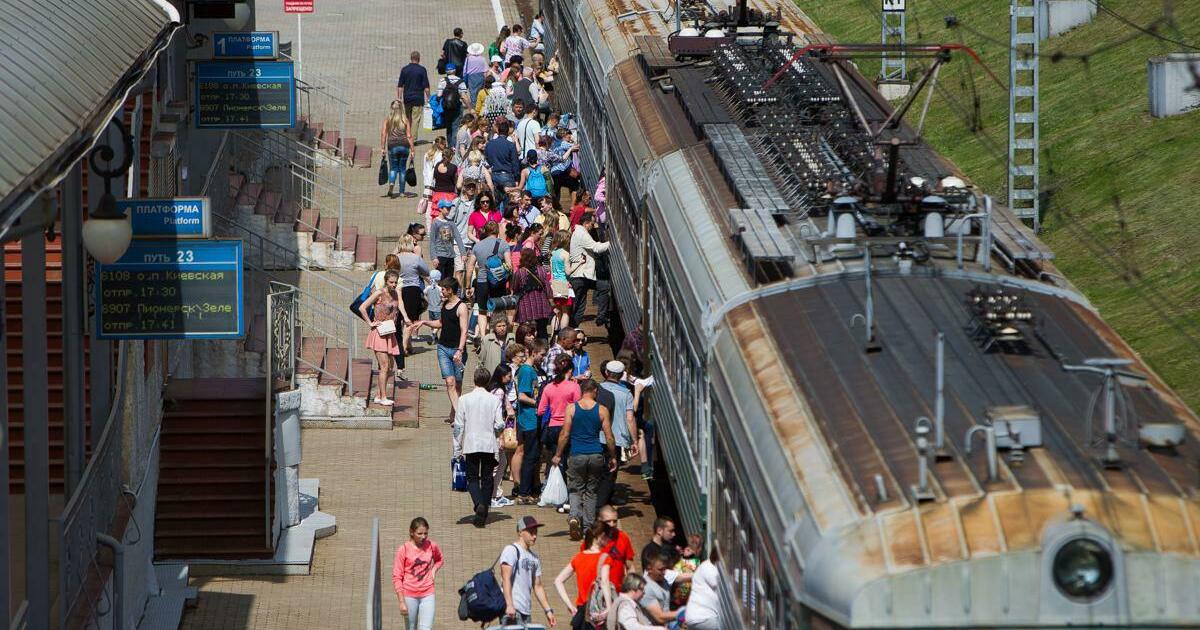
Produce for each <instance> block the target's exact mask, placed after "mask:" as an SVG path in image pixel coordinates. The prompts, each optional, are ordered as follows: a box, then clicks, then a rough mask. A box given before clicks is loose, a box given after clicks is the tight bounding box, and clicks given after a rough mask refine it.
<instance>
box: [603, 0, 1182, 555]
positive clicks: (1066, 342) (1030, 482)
mask: <svg viewBox="0 0 1200 630" xmlns="http://www.w3.org/2000/svg"><path fill="white" fill-rule="evenodd" d="M586 5H587V6H586V7H581V8H580V11H581V12H588V11H590V12H591V14H592V16H593V19H594V20H595V22H596V24H597V25H598V26H599V28H600V29H601V31H602V32H603V33H604V34H603V37H604V38H605V41H606V42H607V45H608V46H610V52H611V53H612V56H613V58H614V64H613V66H611V67H610V68H607V70H609V71H610V75H609V82H610V88H611V89H610V92H611V93H612V94H610V98H611V99H612V102H613V103H614V105H618V107H616V109H617V110H618V113H620V110H622V109H623V108H622V107H620V105H626V104H627V107H628V109H629V110H631V113H630V114H629V115H628V116H625V118H632V120H625V121H624V122H623V123H621V124H622V126H623V127H624V130H625V134H626V135H632V133H631V132H632V131H633V130H636V131H637V132H639V135H640V139H639V142H640V144H641V147H642V149H640V150H638V151H635V153H637V155H636V160H637V161H639V162H641V163H642V165H643V166H644V165H645V163H646V161H647V160H656V159H660V158H662V157H663V156H665V155H667V154H671V153H674V152H676V151H680V152H681V153H680V154H681V155H682V156H683V157H684V158H685V159H686V160H687V162H688V164H689V165H690V166H691V170H692V174H693V178H694V179H696V181H697V182H704V183H705V185H706V186H709V187H710V188H715V189H713V190H709V194H706V195H701V196H700V197H699V198H697V199H694V200H692V201H693V202H694V203H696V205H698V206H703V207H704V209H705V210H706V211H707V212H705V214H706V215H707V217H708V218H711V220H712V222H713V223H715V224H717V225H724V221H725V218H724V216H723V214H724V212H725V210H726V208H725V207H717V206H719V205H720V204H721V203H725V205H729V204H728V203H727V202H728V201H729V200H730V199H731V198H732V197H733V195H732V194H731V193H730V190H729V186H728V184H727V183H726V182H724V181H723V178H722V177H720V176H719V175H715V174H714V173H716V170H717V169H716V167H715V165H714V164H713V162H712V159H711V155H709V152H708V150H707V149H706V147H705V145H704V144H703V142H702V140H701V139H699V138H697V137H696V136H695V134H693V133H692V132H691V130H690V128H689V125H688V123H687V121H686V118H685V116H683V113H684V112H683V111H682V110H681V108H680V107H679V105H678V103H677V102H676V98H675V97H674V96H673V95H670V94H664V93H663V92H662V91H660V90H658V89H657V87H656V86H655V85H654V84H652V83H651V82H650V81H649V76H650V75H651V74H653V73H655V72H661V71H662V68H661V67H659V68H652V67H649V66H647V65H646V64H645V62H644V60H643V61H642V62H639V61H638V59H637V54H638V52H639V51H640V52H641V53H642V54H643V55H646V56H652V57H654V58H656V59H661V56H660V55H659V54H658V50H659V47H658V46H656V45H655V44H654V42H653V41H651V40H650V38H652V37H653V38H658V39H659V40H660V41H661V39H663V38H665V36H666V34H667V32H668V31H669V29H670V27H669V25H668V24H667V23H666V22H664V21H663V20H662V19H661V18H660V17H658V16H657V15H654V14H645V15H640V16H637V17H636V18H634V19H629V20H622V21H619V22H618V21H617V20H615V17H614V16H615V15H618V14H621V13H625V12H628V11H636V10H644V9H646V8H649V7H644V6H641V4H639V3H637V2H630V1H627V0H587V2H586ZM751 5H752V6H755V7H756V8H759V9H766V8H771V9H774V8H775V4H774V3H771V2H768V1H767V0H756V1H752V2H751ZM780 6H782V8H783V13H784V19H783V26H784V29H785V30H789V31H792V32H795V33H805V34H808V36H809V38H810V39H813V40H816V39H824V36H823V35H822V34H820V33H819V32H817V30H816V29H815V28H814V27H813V26H812V24H811V23H810V22H809V21H808V20H807V19H806V18H805V17H804V16H803V14H802V13H801V12H800V11H799V10H798V9H795V7H794V5H793V4H792V3H790V2H785V3H780ZM617 41H619V42H620V44H621V45H622V46H624V49H623V50H624V53H621V52H619V51H617V50H612V46H613V44H614V43H615V42H617ZM850 76H851V77H852V85H851V89H852V90H853V91H854V92H855V93H856V94H857V95H858V96H859V97H861V102H862V104H863V108H864V114H865V115H866V117H867V118H868V119H870V120H873V121H876V122H878V121H882V120H883V119H884V118H886V117H887V115H888V114H889V113H890V109H889V108H890V106H889V105H888V104H887V102H886V101H883V100H882V98H881V97H879V96H878V95H877V94H876V93H875V92H874V91H873V90H872V89H871V88H870V85H869V82H867V81H866V80H865V79H864V78H862V77H861V75H859V74H858V73H857V72H852V73H850ZM614 94H615V95H614ZM903 159H904V160H905V161H906V162H907V163H910V164H912V165H915V166H916V168H917V169H919V170H923V171H925V172H928V173H929V174H930V175H931V176H941V175H945V174H948V173H955V174H959V175H961V174H960V173H957V170H956V169H955V168H954V166H953V165H952V164H949V163H948V162H946V161H945V160H944V159H942V158H941V157H940V156H939V155H938V154H937V153H936V152H934V151H933V150H932V149H931V148H930V147H928V145H925V144H923V143H922V144H919V145H917V146H913V147H906V148H905V149H904V155H903ZM697 185H699V184H697ZM730 207H732V206H730ZM697 209H699V208H697ZM697 220H698V219H697ZM706 220H707V219H706ZM994 230H995V231H996V238H997V239H998V240H997V245H998V246H999V247H1000V248H1001V249H1002V250H1004V251H1008V252H1010V255H1012V254H1013V253H1014V252H1015V253H1020V252H1024V254H1025V256H1026V257H1027V258H1029V259H1033V260H1037V261H1038V264H1040V265H1042V268H1043V269H1045V270H1047V271H1050V272H1051V274H1050V276H1051V277H1053V276H1056V275H1057V274H1055V273H1053V272H1054V269H1053V267H1051V266H1050V265H1049V263H1048V262H1047V261H1048V259H1049V258H1050V257H1051V256H1052V255H1051V254H1050V253H1049V251H1048V250H1047V248H1045V247H1044V246H1043V245H1042V244H1041V243H1040V242H1039V241H1038V239H1037V238H1036V236H1035V235H1034V234H1033V233H1032V232H1031V231H1029V230H1028V229H1027V228H1026V227H1025V226H1024V225H1023V224H1021V223H1020V222H1019V221H1017V220H1016V219H1015V218H1013V217H1012V215H1011V214H1010V213H1008V211H1007V210H1006V209H999V210H998V212H997V213H996V215H995V223H994ZM725 246H726V247H727V248H729V249H730V250H732V249H733V245H732V243H731V242H729V241H728V239H727V240H726V243H725ZM1016 257H1020V256H1016ZM935 266H936V265H935ZM853 267H854V265H853V264H852V265H851V269H850V270H849V271H847V270H846V269H845V268H843V269H842V270H841V271H837V270H835V269H833V268H832V267H830V266H825V267H819V266H818V267H814V268H813V269H808V270H801V271H800V272H799V273H798V274H797V275H798V276H800V278H799V279H800V280H804V279H805V276H807V277H808V278H809V279H811V280H813V282H811V283H810V284H808V285H805V286H802V287H799V286H798V288H796V289H794V290H789V291H786V292H780V293H777V294H775V295H770V296H767V297H762V298H759V299H755V300H753V301H751V302H750V303H748V304H745V305H744V306H741V307H738V308H734V309H731V310H730V311H728V313H726V315H725V316H724V322H725V325H726V330H727V332H728V334H729V336H730V337H731V338H732V340H733V343H734V346H733V347H735V348H736V353H737V355H738V357H739V358H740V359H741V360H742V361H743V362H744V364H745V369H746V370H747V372H748V375H749V378H750V382H751V383H752V386H753V387H754V388H756V389H757V393H758V397H759V399H760V400H761V407H762V409H763V411H764V412H765V413H766V414H767V415H768V416H769V417H770V419H771V422H772V425H773V428H774V432H775V435H773V436H769V437H765V436H757V437H756V439H773V440H776V441H778V442H779V443H780V444H781V445H783V448H784V451H785V452H786V455H787V460H788V462H789V464H790V466H791V468H792V471H793V473H794V475H795V479H796V480H797V482H798V484H799V487H800V488H801V490H802V492H803V495H804V502H805V507H806V508H807V513H808V515H809V516H811V517H812V519H813V522H814V523H815V525H816V527H817V528H818V530H822V531H828V529H830V528H835V527H836V528H844V527H850V528H851V529H853V528H859V529H861V532H859V533H858V534H853V533H851V534H848V535H849V536H850V537H852V538H853V537H861V538H862V540H861V545H858V546H856V547H855V548H854V550H853V551H852V553H855V554H861V555H862V558H861V560H862V561H863V564H862V566H864V567H872V568H869V569H868V570H871V571H874V570H878V571H882V572H895V571H902V570H906V569H909V568H913V567H918V566H923V565H933V564H938V563H942V562H950V561H954V560H958V559H963V558H968V557H972V556H977V555H980V554H983V555H986V554H989V553H1000V552H1003V551H1011V550H1016V549H1022V548H1029V547H1036V546H1037V545H1038V536H1037V533H1036V532H1037V531H1039V530H1040V528H1041V526H1042V525H1043V524H1045V523H1046V522H1048V520H1049V519H1051V518H1054V517H1055V516H1054V515H1056V514H1061V513H1063V512H1065V511H1066V510H1067V508H1068V506H1069V505H1071V504H1079V505H1083V506H1084V508H1085V510H1086V511H1087V513H1088V514H1089V517H1090V518H1093V519H1095V520H1097V521H1098V522H1100V523H1102V524H1104V525H1105V526H1106V527H1108V528H1109V529H1110V530H1111V531H1112V532H1113V533H1114V535H1115V536H1117V537H1118V538H1119V539H1120V540H1121V541H1122V544H1123V545H1126V546H1128V547H1129V548H1132V549H1154V550H1160V551H1165V552H1173V553H1182V554H1187V555H1192V556H1198V555H1200V503H1198V502H1197V491H1198V488H1197V482H1198V479H1200V477H1198V473H1200V471H1198V470H1197V462H1198V461H1200V446H1198V444H1197V436H1198V435H1200V422H1198V421H1197V418H1196V416H1195V414H1193V413H1192V412H1191V410H1189V409H1188V408H1187V407H1186V406H1185V405H1184V404H1183V403H1182V401H1181V400H1180V399H1179V398H1178V397H1177V396H1176V395H1175V394H1174V393H1173V392H1171V391H1170V389H1169V388H1168V387H1167V386H1166V385H1165V384H1164V383H1163V382H1162V381H1161V379H1159V378H1158V377H1157V375H1155V374H1154V373H1153V372H1152V371H1151V370H1150V369H1149V367H1148V366H1146V365H1145V364H1144V363H1143V362H1141V360H1140V358H1139V357H1137V356H1136V354H1135V353H1134V352H1133V351H1132V349H1131V348H1130V347H1129V346H1128V345H1127V344H1126V343H1125V342H1124V341H1123V340H1122V339H1120V337H1119V336H1117V335H1116V333H1115V332H1114V331H1113V330H1112V329H1111V328H1110V327H1109V326H1108V325H1107V324H1106V323H1105V322H1104V321H1103V320H1102V319H1101V318H1100V317H1099V315H1098V314H1097V313H1096V312H1095V311H1094V310H1092V309H1091V307H1090V306H1089V305H1088V304H1087V302H1086V300H1085V299H1084V298H1083V297H1082V296H1080V295H1079V294H1078V293H1077V292H1076V291H1075V290H1074V288H1073V287H1071V286H1070V285H1069V284H1067V283H1065V282H1064V281H1062V280H1053V281H1052V282H1044V283H1043V282H1036V281H1032V280H1027V281H1025V284H1026V286H1028V287H1030V288H1031V290H1028V291H1022V292H1023V294H1024V295H1025V299H1027V300H1028V301H1029V303H1030V304H1031V305H1032V307H1033V310H1034V311H1035V312H1036V313H1037V316H1038V321H1039V322H1040V323H1039V325H1038V326H1039V334H1040V337H1041V340H1039V341H1037V343H1035V344H1033V347H1032V351H1031V352H1029V353H1028V354H1008V353H1003V352H985V351H984V350H983V349H982V348H981V347H980V346H979V345H978V344H977V343H976V342H975V341H974V340H972V339H971V338H970V336H969V335H968V333H967V332H966V331H965V330H964V326H966V325H967V323H968V321H969V319H970V313H969V311H968V309H967V307H966V305H965V298H966V294H967V292H968V291H970V290H971V289H972V288H973V287H974V286H975V285H976V284H977V283H988V282H1001V281H1007V280H1009V279H1012V278H1014V277H1015V276H1014V275H1013V274H1011V273H1010V272H1008V271H1006V270H1003V269H1001V270H998V271H997V272H996V273H995V274H993V275H992V276H991V277H990V278H988V277H986V276H985V275H984V274H979V273H977V274H976V275H975V277H974V278H973V279H967V278H966V276H965V275H960V276H959V277H957V278H950V277H947V276H942V275H939V272H938V271H934V272H932V273H930V274H925V275H922V274H917V275H913V276H905V277H900V276H897V275H895V274H891V275H889V274H888V273H886V272H885V273H882V274H880V277H878V278H876V280H875V288H874V291H875V297H874V306H875V310H874V313H875V320H876V325H877V330H878V337H879V339H880V341H881V343H882V345H883V351H882V352H879V353H876V354H865V353H864V352H863V349H862V343H861V338H862V334H863V329H862V327H861V325H860V326H858V327H854V326H852V325H851V324H850V322H851V318H852V317H853V316H854V315H856V314H859V313H862V312H863V311H864V308H865V305H864V301H865V295H864V294H865V283H864V281H863V275H862V269H861V267H859V268H857V269H855V268H853ZM974 270H975V271H976V272H978V268H977V267H975V268H974ZM737 284H739V285H740V286H742V287H743V288H744V287H745V284H744V282H738V283H737ZM1035 285H1042V288H1044V290H1041V289H1039V288H1038V287H1037V286H1035ZM725 292H726V294H728V292H729V289H728V288H726V289H725ZM718 299H719V298H718ZM935 330H940V331H941V332H943V333H945V335H946V348H947V354H946V356H947V361H946V390H945V391H946V427H947V429H946V432H947V441H948V443H949V445H950V451H951V453H952V454H953V455H954V456H953V457H952V458H950V459H948V460H945V461H939V462H938V463H936V464H934V465H933V466H932V467H931V472H932V482H931V486H932V489H933V493H934V495H935V497H936V500H935V501H933V502H931V503H921V504H918V503H916V502H915V501H914V500H913V499H912V492H911V486H912V484H914V483H916V481H917V477H918V472H917V469H918V454H917V451H916V448H915V446H914V442H913V437H912V435H913V433H912V425H913V421H914V419H915V418H916V417H918V416H928V417H932V416H933V406H934V404H933V397H934V384H933V379H934V370H933V361H934V359H933V352H934V347H935V346H934V341H933V340H934V336H933V335H934V331H935ZM1043 340H1044V341H1043ZM1094 357H1121V358H1128V359H1131V360H1133V361H1134V365H1133V368H1134V369H1136V370H1137V371H1139V372H1142V373H1144V374H1146V375H1147V376H1148V378H1149V381H1148V386H1147V387H1144V388H1136V389H1132V390H1129V392H1128V393H1129V394H1130V399H1131V403H1132V407H1133V409H1134V410H1135V411H1136V417H1137V418H1139V419H1140V420H1142V421H1168V422H1182V423H1184V424H1185V426H1186V427H1187V433H1188V438H1187V441H1186V442H1185V443H1184V444H1183V445H1182V446H1180V447H1178V448H1177V450H1174V451H1171V450H1148V449H1142V448H1132V447H1122V449H1121V454H1122V458H1123V460H1124V462H1125V466H1124V467H1123V468H1121V469H1119V470H1113V469H1108V468H1105V467H1103V466H1101V465H1099V464H1098V462H1097V460H1096V458H1095V456H1094V451H1093V450H1092V449H1091V448H1090V447H1089V446H1088V444H1087V443H1086V428H1087V418H1086V416H1087V412H1086V409H1087V408H1088V406H1089V404H1090V402H1091V397H1092V395H1093V392H1095V391H1096V389H1097V388H1098V387H1099V386H1100V379H1099V378H1098V377H1095V376H1091V375H1077V374H1069V373H1066V372H1064V371H1063V370H1062V369H1061V367H1060V359H1064V360H1067V361H1070V362H1078V361H1081V360H1083V359H1085V358H1094ZM726 360H727V359H725V358H720V357H719V358H718V361H719V362H722V363H724V362H725V361H726ZM1004 405H1028V406H1031V407H1033V408H1034V409H1036V411H1037V412H1038V413H1039V414H1040V417H1041V423H1042V431H1043V434H1044V440H1043V445H1042V446H1040V447H1035V448H1030V449H1027V450H1026V453H1025V454H1026V457H1025V458H1024V461H1023V462H1021V463H1020V464H1019V465H1017V464H1009V463H1008V462H1007V461H1006V459H1005V458H1004V457H1003V455H1002V457H1001V462H1000V464H999V467H1000V474H999V476H998V479H997V480H994V481H989V480H988V479H987V477H986V475H985V474H984V470H985V462H984V457H985V456H984V455H983V453H982V449H976V450H975V451H974V452H973V454H972V455H970V456H968V455H966V454H965V452H964V449H963V436H964V433H965V432H966V430H967V429H968V428H969V427H972V426H975V425H979V424H982V423H983V422H984V420H985V414H986V412H987V410H988V408H989V407H998V406H1004ZM876 476H878V477H879V478H880V479H881V480H882V483H883V486H884V490H885V493H886V496H887V498H886V499H883V498H881V497H880V495H879V492H878V486H877V482H876ZM855 523H858V524H855ZM848 553H851V552H848ZM868 556H869V557H868Z"/></svg>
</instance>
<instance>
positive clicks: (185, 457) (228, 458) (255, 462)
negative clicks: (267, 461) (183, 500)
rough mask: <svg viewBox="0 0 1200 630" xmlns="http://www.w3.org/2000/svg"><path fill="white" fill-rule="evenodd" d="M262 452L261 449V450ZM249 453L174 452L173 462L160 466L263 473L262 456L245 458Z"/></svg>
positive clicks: (178, 468)
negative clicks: (244, 470) (249, 470)
mask: <svg viewBox="0 0 1200 630" xmlns="http://www.w3.org/2000/svg"><path fill="white" fill-rule="evenodd" d="M260 450H261V449H260ZM246 453H247V451H234V452H230V453H213V452H205V451H173V452H172V454H171V461H169V462H167V461H164V462H162V464H160V466H161V468H162V469H163V470H168V469H170V470H184V469H187V470H192V469H199V468H252V469H255V470H258V471H262V469H263V465H264V461H263V457H262V455H261V454H259V455H258V456H257V457H245V455H246Z"/></svg>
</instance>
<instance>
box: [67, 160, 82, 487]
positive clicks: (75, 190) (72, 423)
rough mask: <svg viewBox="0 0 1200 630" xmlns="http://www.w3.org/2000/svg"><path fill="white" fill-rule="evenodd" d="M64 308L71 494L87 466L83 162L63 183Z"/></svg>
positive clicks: (68, 469)
mask: <svg viewBox="0 0 1200 630" xmlns="http://www.w3.org/2000/svg"><path fill="white" fill-rule="evenodd" d="M62 202H63V205H62V239H63V240H62V266H63V271H62V279H63V283H62V307H63V402H64V403H65V407H64V409H63V419H64V420H65V422H64V429H65V438H66V453H65V460H66V473H67V476H66V496H68V497H69V496H71V495H72V494H73V493H74V491H75V488H76V487H78V485H79V480H80V479H82V478H83V469H84V467H85V466H86V465H87V450H86V444H87V436H86V435H85V431H86V428H85V425H86V423H85V417H84V414H85V410H84V399H83V396H84V395H83V391H84V382H83V377H84V370H83V344H84V343H85V341H84V338H83V313H84V309H85V304H84V296H83V163H82V162H80V163H78V164H76V165H75V167H74V168H72V169H71V173H70V175H68V176H67V179H66V180H65V181H64V182H63V200H62Z"/></svg>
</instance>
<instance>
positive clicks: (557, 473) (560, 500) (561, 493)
mask: <svg viewBox="0 0 1200 630" xmlns="http://www.w3.org/2000/svg"><path fill="white" fill-rule="evenodd" d="M566 502H567V482H565V481H563V476H562V470H561V469H559V467H558V466H551V467H550V476H549V477H547V478H546V485H544V486H542V497H541V498H540V499H538V505H540V506H542V507H545V506H547V505H562V504H564V503H566Z"/></svg>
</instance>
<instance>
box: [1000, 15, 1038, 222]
mask: <svg viewBox="0 0 1200 630" xmlns="http://www.w3.org/2000/svg"><path fill="white" fill-rule="evenodd" d="M1010 1H1011V3H1012V4H1011V5H1010V6H1009V20H1010V22H1009V50H1008V86H1009V87H1008V207H1009V208H1010V209H1011V210H1012V211H1013V213H1014V214H1016V215H1017V217H1019V218H1021V219H1026V220H1030V221H1032V222H1033V228H1034V230H1037V229H1039V228H1040V227H1041V225H1040V223H1041V213H1040V212H1039V210H1040V202H1039V200H1038V190H1039V188H1038V179H1039V178H1038V162H1039V157H1038V153H1039V151H1038V142H1039V133H1040V132H1039V129H1038V107H1039V96H1038V88H1039V84H1038V81H1039V77H1038V75H1039V72H1038V54H1039V47H1040V46H1039V44H1038V28H1039V26H1038V9H1039V8H1040V6H1039V5H1041V3H1042V0H1010Z"/></svg>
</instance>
